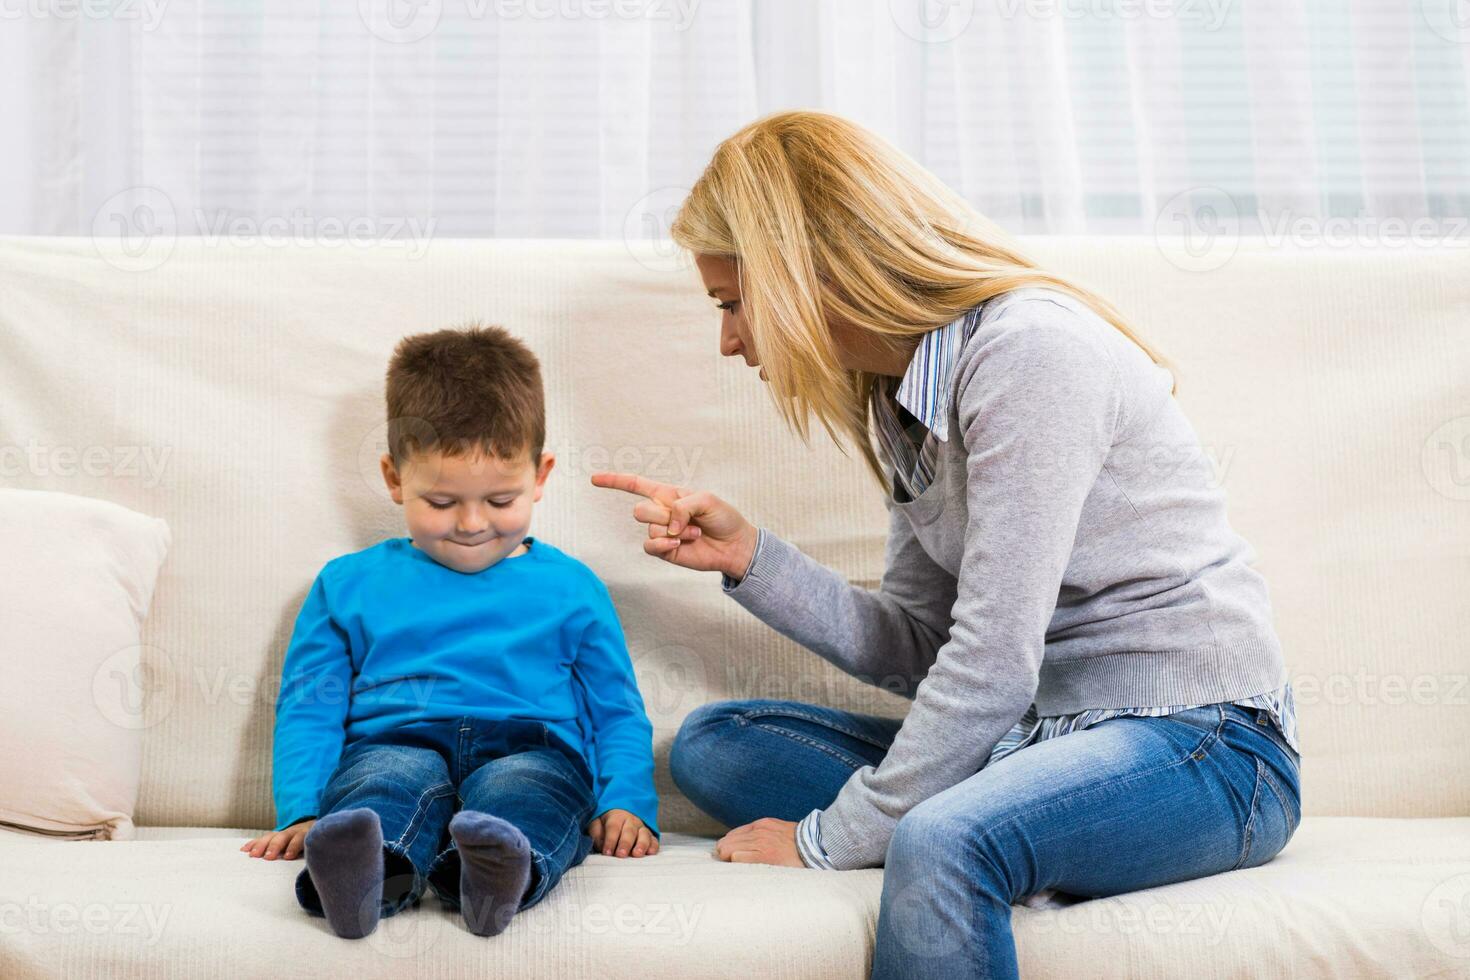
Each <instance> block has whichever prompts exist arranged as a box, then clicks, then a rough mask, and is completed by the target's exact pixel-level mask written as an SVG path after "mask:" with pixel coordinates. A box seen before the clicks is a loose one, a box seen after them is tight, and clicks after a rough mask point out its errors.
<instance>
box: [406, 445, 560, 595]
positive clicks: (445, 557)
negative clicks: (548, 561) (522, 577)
mask: <svg viewBox="0 0 1470 980" xmlns="http://www.w3.org/2000/svg"><path fill="white" fill-rule="evenodd" d="M555 464H556V458H555V457H554V456H553V455H552V454H551V453H542V454H541V457H540V459H539V460H537V461H533V460H532V459H531V457H530V455H529V453H517V454H516V456H515V457H514V458H511V459H502V458H500V457H497V456H494V455H492V454H486V453H480V452H476V453H474V454H472V455H468V456H447V455H445V454H444V453H442V452H439V451H437V450H433V451H428V452H422V451H415V452H413V453H411V454H409V456H408V458H407V459H405V460H404V464H403V466H402V467H401V468H400V467H398V466H395V465H394V463H393V457H392V456H391V455H389V454H386V453H385V454H384V455H383V458H382V461H381V466H382V470H383V480H384V482H386V483H387V484H388V493H389V494H390V495H391V496H392V497H393V502H394V503H396V504H402V505H403V518H404V522H405V523H406V524H407V525H408V534H409V537H410V538H412V539H413V543H414V545H415V546H416V547H418V548H419V549H420V550H421V551H423V552H424V553H425V554H427V555H428V556H429V557H431V558H433V559H434V560H435V561H437V562H438V563H439V564H441V565H444V566H446V567H449V568H452V569H454V570H455V571H457V572H465V573H474V572H479V571H483V570H485V569H487V568H489V567H490V566H491V565H493V564H495V563H496V562H498V561H500V560H501V559H502V558H510V557H515V556H516V555H520V554H523V553H524V551H525V549H524V548H522V547H521V542H522V541H523V540H524V539H525V537H526V535H527V534H529V533H530V530H531V508H532V505H533V504H535V503H537V502H538V501H540V499H541V493H542V491H543V489H544V488H545V484H546V477H547V475H548V474H549V473H550V472H551V468H552V466H554V465H555Z"/></svg>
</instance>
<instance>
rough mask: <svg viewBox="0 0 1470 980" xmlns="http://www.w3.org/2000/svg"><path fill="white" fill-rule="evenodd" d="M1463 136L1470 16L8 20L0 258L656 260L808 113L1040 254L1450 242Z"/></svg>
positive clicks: (966, 6)
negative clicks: (770, 132)
mask: <svg viewBox="0 0 1470 980" xmlns="http://www.w3.org/2000/svg"><path fill="white" fill-rule="evenodd" d="M99 8H101V9H99ZM1467 106H1470V0H358V2H352V0H336V2H329V0H318V2H316V3H311V2H305V0H233V2H231V3H209V4H206V3H204V2H202V0H107V3H77V2H74V0H70V2H69V0H0V118H3V121H4V123H5V133H6V137H7V140H8V143H9V145H8V146H7V147H6V149H5V150H4V152H3V154H0V232H4V233H33V234H92V233H98V234H111V233H123V234H126V233H127V232H128V230H129V227H130V226H133V225H140V224H141V225H147V224H149V223H154V224H158V225H167V226H169V227H170V228H172V229H176V230H177V231H178V232H179V233H181V234H204V235H223V234H232V233H239V234H252V233H264V234H277V235H289V236H298V235H305V236H308V237H311V236H317V237H329V236H331V235H342V236H348V237H365V238H413V237H415V236H418V237H428V236H440V237H445V236H502V237H543V236H545V237H620V236H635V237H643V236H646V235H657V234H660V233H661V232H663V231H665V230H666V227H667V219H668V215H669V214H670V212H671V209H672V207H673V206H674V205H675V204H677V202H678V200H679V197H680V195H681V193H682V189H683V188H686V187H687V186H688V185H689V184H690V183H691V182H692V181H693V180H694V179H695V178H696V177H697V176H698V174H699V171H700V169H701V167H702V166H703V164H704V163H705V161H706V160H707V159H708V156H709V154H710V152H711V151H712V149H713V148H714V146H715V144H716V143H717V142H718V141H719V139H720V138H722V137H723V136H725V135H727V134H729V133H730V132H732V131H733V130H734V129H736V128H737V127H738V126H739V125H741V124H742V123H744V122H746V121H748V120H750V119H753V118H756V117H757V116H759V115H761V114H764V113H766V112H769V111H772V110H775V109H780V108H787V107H809V108H821V109H826V110H830V111H834V112H838V113H841V114H844V115H847V116H849V117H852V118H854V119H856V120H858V121H860V122H862V123H864V124H866V125H868V126H871V127H873V128H874V129H876V130H878V131H879V132H881V133H883V134H884V135H886V136H888V137H889V138H891V139H893V140H894V141H895V142H896V143H898V144H899V145H900V146H902V147H903V148H904V149H906V150H907V151H909V152H910V153H912V154H914V155H915V156H916V157H917V158H918V159H919V160H920V161H922V162H923V163H924V164H926V165H927V166H928V167H930V168H931V169H933V170H934V171H935V172H936V173H937V174H939V176H940V177H942V178H943V179H944V180H946V181H947V182H948V183H950V184H951V185H952V186H953V187H955V188H956V189H958V190H959V191H961V192H962V193H964V194H965V195H966V196H967V197H968V198H969V199H970V200H971V201H973V202H974V203H975V205H976V206H977V207H979V208H980V209H981V210H982V211H984V212H985V213H987V214H988V215H990V216H991V217H992V218H994V219H995V220H996V221H998V222H999V223H1001V224H1002V225H1004V226H1006V227H1008V228H1010V229H1011V230H1013V231H1016V232H1058V233H1073V232H1153V231H1155V230H1156V229H1162V230H1169V226H1170V224H1171V222H1173V221H1176V220H1178V219H1179V217H1180V216H1179V214H1178V213H1176V212H1178V211H1179V209H1180V206H1181V204H1180V202H1183V204H1184V206H1185V208H1186V210H1189V209H1192V210H1190V211H1189V215H1190V216H1191V217H1192V219H1193V220H1198V218H1199V214H1200V213H1201V209H1203V213H1207V214H1209V215H1213V216H1216V217H1219V216H1220V215H1221V214H1223V213H1225V212H1229V214H1227V215H1225V216H1226V217H1229V218H1232V219H1235V220H1238V221H1239V222H1240V224H1241V225H1242V227H1256V226H1260V227H1264V228H1265V229H1266V230H1267V231H1271V230H1273V229H1274V230H1275V231H1277V232H1278V233H1282V232H1290V231H1292V229H1293V228H1296V229H1297V230H1298V231H1299V230H1301V228H1303V227H1305V228H1306V229H1307V231H1308V232H1310V231H1311V230H1312V228H1314V227H1315V228H1316V229H1317V230H1318V231H1320V230H1322V229H1323V228H1324V226H1325V223H1327V222H1329V221H1331V220H1338V221H1343V222H1359V223H1363V222H1366V226H1367V228H1368V234H1369V236H1370V237H1371V236H1372V235H1373V234H1374V233H1375V229H1376V230H1377V233H1380V234H1387V232H1385V231H1384V228H1385V227H1388V225H1386V224H1385V223H1388V222H1392V221H1398V222H1400V223H1404V222H1411V223H1412V222H1415V221H1419V222H1421V224H1420V225H1419V226H1418V227H1421V228H1422V227H1425V226H1424V225H1423V222H1426V221H1427V222H1430V224H1431V225H1432V227H1433V228H1435V229H1438V230H1439V231H1438V233H1442V234H1454V233H1455V232H1457V231H1461V230H1463V225H1464V222H1463V221H1462V220H1460V219H1463V218H1464V217H1465V216H1466V215H1470V108H1467ZM1201 202H1202V203H1201ZM1302 221H1305V222H1306V225H1302V224H1301V222H1302ZM1291 222H1296V223H1297V224H1296V225H1292V224H1290V223H1291ZM1313 223H1315V225H1314V224H1313ZM1343 227H1348V226H1346V225H1344V226H1343ZM1394 227H1396V226H1394ZM1410 227H1413V226H1412V225H1411V226H1410Z"/></svg>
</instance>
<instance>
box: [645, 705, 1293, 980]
mask: <svg viewBox="0 0 1470 980" xmlns="http://www.w3.org/2000/svg"><path fill="white" fill-rule="evenodd" d="M899 724H900V723H899V722H898V721H897V720H894V719H889V718H878V717H874V716H871V715H860V714H853V713H851V712H847V711H839V710H837V709H834V708H824V707H818V706H816V705H810V704H802V703H799V702H793V701H769V700H750V701H723V702H718V703H715V704H708V705H704V706H703V707H701V708H698V709H696V710H695V711H694V712H692V713H691V714H690V715H689V717H688V718H687V719H685V722H684V725H683V727H682V728H681V729H680V730H679V734H678V736H677V737H676V738H675V740H674V745H673V749H672V752H671V755H670V759H669V764H670V768H671V769H672V770H673V777H674V782H675V783H676V784H678V786H679V788H680V789H682V790H683V791H684V792H685V794H687V795H688V796H689V798H690V799H691V800H692V801H693V802H694V803H695V804H696V805H697V806H699V807H700V808H701V809H702V810H704V811H705V812H706V813H709V814H710V815H711V816H713V817H715V818H717V819H719V820H721V821H723V822H724V823H726V824H727V825H729V826H732V827H733V826H739V825H742V824H746V823H750V822H751V821H754V820H758V819H760V818H761V817H776V818H779V819H783V820H800V819H801V818H802V817H804V816H806V815H807V814H808V813H809V812H811V811H812V810H814V809H824V808H825V807H827V806H828V805H829V804H830V803H831V802H832V800H833V799H834V798H835V797H836V795H837V793H838V791H839V790H840V789H841V788H842V786H843V784H844V783H846V782H847V780H848V777H850V776H851V775H852V773H853V771H854V770H856V769H859V768H861V767H863V766H867V765H877V764H878V763H879V762H881V761H882V760H883V756H884V755H885V754H886V753H887V751H888V747H889V746H890V745H891V744H892V743H893V738H894V735H895V734H896V733H897V731H898V728H899ZM1298 765H1299V760H1298V758H1297V755H1296V753H1295V752H1293V751H1292V750H1291V748H1290V747H1289V746H1288V745H1287V744H1286V741H1285V739H1284V738H1283V737H1282V736H1281V733H1280V732H1278V731H1277V730H1276V729H1275V728H1274V727H1273V726H1272V725H1271V724H1270V723H1269V722H1268V721H1267V720H1266V718H1265V716H1264V714H1259V715H1258V713H1257V712H1256V711H1255V710H1254V709H1251V708H1244V707H1241V706H1239V705H1231V704H1213V705H1208V706H1206V707H1202V708H1191V709H1189V710H1187V711H1182V712H1179V713H1177V714H1173V715H1167V716H1165V717H1162V718H1137V717H1120V718H1113V719H1110V720H1108V721H1104V722H1101V723H1099V724H1097V725H1094V726H1092V727H1090V728H1086V729H1083V730H1082V731H1078V732H1073V733H1071V734H1069V735H1062V736H1059V737H1056V738H1052V739H1048V740H1046V741H1042V742H1037V743H1035V744H1033V745H1030V746H1027V747H1026V748H1023V749H1020V750H1018V751H1016V752H1014V753H1012V754H1010V755H1008V756H1005V757H1003V758H1001V759H999V760H997V761H996V762H995V764H994V765H989V766H986V767H984V768H983V769H981V770H980V771H979V772H977V773H975V775H973V776H971V777H970V778H969V779H966V780H965V781H963V782H961V783H959V784H957V785H955V786H952V787H950V788H949V789H947V790H945V791H943V792H941V793H938V794H936V795H934V796H932V797H930V798H929V799H927V800H925V801H924V802H922V803H920V804H919V805H918V806H916V807H914V808H913V809H912V810H910V811H909V812H908V813H907V814H905V815H904V816H903V817H902V818H901V819H900V820H899V822H898V825H897V828H896V830H895V832H894V834H893V837H892V838H891V839H890V841H889V844H888V852H887V856H886V860H885V864H884V867H885V869H886V870H885V871H884V877H883V897H882V900H881V904H880V907H879V914H878V932H877V939H876V948H875V950H874V958H873V976H874V977H875V978H883V980H887V978H893V977H923V978H926V980H927V978H950V977H1001V978H1004V977H1015V976H1016V975H1017V964H1016V948H1015V942H1014V940H1013V938H1012V935H1011V904H1012V903H1013V902H1015V901H1017V900H1019V899H1022V898H1025V897H1026V896H1029V895H1034V894H1036V893H1037V892H1041V891H1044V890H1047V889H1053V890H1056V891H1058V892H1063V893H1067V894H1070V895H1074V896H1085V897H1101V896H1107V895H1116V894H1119V893H1121V892H1130V891H1138V890H1140V889H1144V888H1153V887H1155V886H1158V885H1164V884H1168V883H1170V882H1175V881H1183V880H1187V879H1192V878H1202V877H1205V876H1206V875H1212V874H1216V873H1219V872H1222V871H1230V870H1233V869H1236V868H1251V867H1255V866H1256V865H1259V864H1264V863H1266V862H1267V861H1269V860H1270V859H1271V858H1272V857H1273V856H1275V854H1276V853H1277V852H1278V851H1280V850H1281V848H1282V847H1284V846H1285V845H1286V842H1287V840H1288V839H1290V837H1291V835H1292V834H1293V833H1294V832H1295V831H1296V828H1297V825H1298V824H1299V823H1300V822H1301V795H1300V783H1299V777H1298ZM813 873H814V874H824V873H831V872H813ZM1080 972H1084V973H1085V972H1086V970H1085V969H1083V970H1081V971H1080Z"/></svg>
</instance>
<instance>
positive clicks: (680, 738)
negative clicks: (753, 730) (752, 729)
mask: <svg viewBox="0 0 1470 980" xmlns="http://www.w3.org/2000/svg"><path fill="white" fill-rule="evenodd" d="M744 703H745V702H743V701H713V702H711V703H709V704H702V705H700V706H699V707H697V708H695V709H694V710H693V711H691V712H689V714H688V715H686V716H685V717H684V721H683V723H682V724H681V725H680V726H679V731H678V733H677V734H675V735H674V742H673V744H672V745H671V746H670V747H669V775H670V776H671V777H672V778H673V780H674V785H675V786H678V787H679V789H681V790H683V791H684V792H685V793H688V791H689V788H690V787H691V786H697V785H699V783H700V777H701V776H702V775H704V774H706V773H708V772H709V769H710V767H709V766H708V765H707V764H706V763H707V762H708V759H709V754H710V752H711V751H714V743H715V741H716V740H717V738H718V736H719V733H720V729H721V728H723V727H724V726H725V725H727V724H729V723H730V722H731V721H733V720H734V719H735V717H736V716H737V715H739V714H740V712H741V710H742V707H741V706H742V705H743V704H744Z"/></svg>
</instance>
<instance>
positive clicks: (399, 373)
mask: <svg viewBox="0 0 1470 980" xmlns="http://www.w3.org/2000/svg"><path fill="white" fill-rule="evenodd" d="M545 444H546V398H545V395H544V394H543V392H542V389H541V364H540V362H538V361H537V360H536V355H535V354H532V353H531V351H530V348H528V347H527V346H526V345H525V344H523V343H521V341H519V340H518V339H516V338H515V337H514V336H512V335H511V334H510V333H509V332H508V331H506V330H504V329H502V328H501V327H494V326H485V325H481V324H478V323H477V324H471V325H469V326H466V327H462V328H459V329H453V330H436V331H434V332H433V333H420V334H414V335H413V336H410V337H404V338H403V339H402V340H400V341H399V342H398V346H397V347H396V348H395V349H394V351H393V357H392V359H391V360H390V361H389V362H388V452H389V454H390V455H391V456H392V457H393V465H395V466H402V465H403V462H404V460H406V459H407V458H408V456H409V455H410V454H412V453H419V452H441V453H443V454H444V455H446V456H466V455H470V454H471V453H474V452H482V453H486V454H489V455H494V456H497V457H499V458H501V459H512V458H514V457H515V456H517V455H518V454H520V453H529V454H530V459H531V462H532V463H533V464H534V463H536V462H538V461H539V460H540V458H541V450H542V449H543V448H544V447H545Z"/></svg>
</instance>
